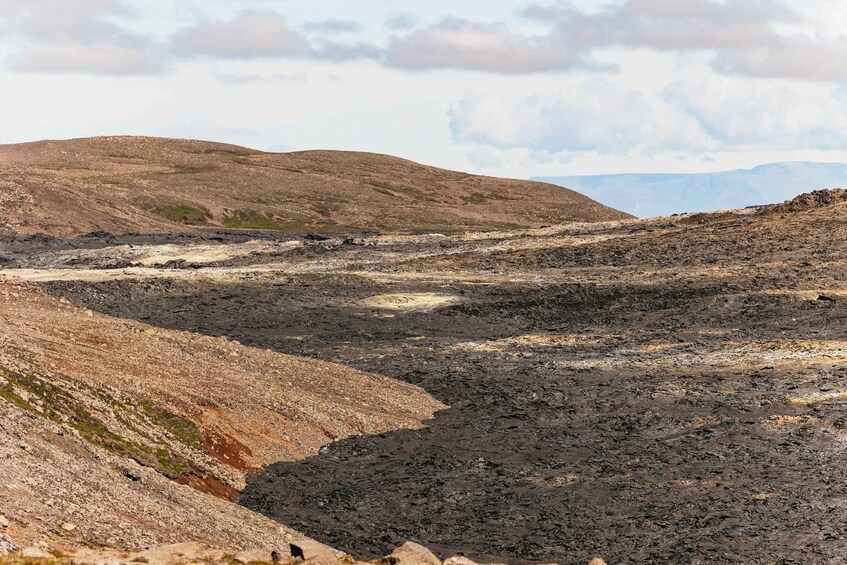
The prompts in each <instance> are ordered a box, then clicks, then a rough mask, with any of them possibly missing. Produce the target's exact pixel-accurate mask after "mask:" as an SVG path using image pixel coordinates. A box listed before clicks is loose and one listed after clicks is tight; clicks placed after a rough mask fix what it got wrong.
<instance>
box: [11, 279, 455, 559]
mask: <svg viewBox="0 0 847 565" xmlns="http://www.w3.org/2000/svg"><path fill="white" fill-rule="evenodd" d="M441 408H444V405H443V404H441V403H439V402H438V401H436V400H434V399H433V398H432V397H430V396H429V395H428V394H426V393H425V392H423V391H422V390H421V389H419V388H417V387H414V386H410V385H407V384H405V383H401V382H398V381H393V380H391V379H388V378H385V377H380V376H377V375H372V374H368V373H363V372H360V371H356V370H353V369H348V368H346V367H341V366H338V365H333V364H330V363H325V362H321V361H313V360H308V359H302V358H297V357H292V356H288V355H282V354H279V353H274V352H271V351H265V350H258V349H252V348H248V347H245V346H242V345H240V344H238V343H237V342H234V341H231V340H228V339H226V338H212V337H205V336H200V335H194V334H191V333H187V332H175V331H168V330H160V329H156V328H152V327H149V326H145V325H144V324H140V323H138V322H134V321H125V320H116V319H113V318H109V317H108V316H103V315H102V314H95V313H93V312H90V311H86V310H84V309H82V308H79V307H75V306H72V305H70V304H69V303H67V301H64V300H59V299H56V298H52V297H50V296H48V295H46V294H44V293H43V292H41V291H40V290H39V289H38V288H37V287H36V286H34V285H31V284H28V283H20V282H14V281H11V280H8V279H2V278H0V508H2V514H4V515H5V517H6V519H7V520H11V521H12V523H13V524H14V527H13V528H12V532H11V533H12V534H14V538H15V539H17V540H18V544H19V545H23V544H24V543H26V541H24V540H30V542H31V541H32V540H35V539H38V538H39V537H40V536H47V537H49V538H55V537H56V536H57V534H58V535H59V537H60V539H66V540H67V541H68V543H69V544H71V545H78V544H80V543H82V544H95V545H102V544H105V545H110V546H115V545H118V546H123V547H127V546H128V547H135V548H138V547H144V545H146V544H150V543H165V542H173V541H185V540H199V541H206V542H208V543H216V544H226V545H229V546H232V547H238V546H242V547H243V546H247V547H251V544H252V547H256V546H257V545H258V546H261V547H274V546H279V544H278V543H276V542H278V541H279V540H280V539H282V540H285V539H289V538H290V537H291V536H292V535H293V534H292V532H291V531H290V530H288V529H284V528H280V527H277V526H275V525H273V524H272V523H271V522H270V521H267V520H263V519H261V518H259V517H258V516H256V515H253V514H251V513H249V512H246V511H243V510H241V509H239V508H237V507H236V506H234V505H232V504H229V503H224V502H223V501H219V500H215V498H212V497H209V496H207V495H202V494H201V493H199V492H197V491H202V492H205V493H208V494H212V495H215V497H217V498H218V499H221V498H223V499H228V500H233V499H234V498H235V495H236V493H237V490H238V489H240V488H241V487H243V485H244V478H245V475H246V474H247V473H250V472H254V471H256V470H258V469H260V468H261V467H262V466H264V465H267V464H269V463H272V462H275V461H278V460H280V459H284V460H292V459H299V458H302V457H305V456H308V455H313V454H315V453H317V451H318V449H319V448H320V447H321V446H322V445H325V444H327V443H329V442H331V441H333V440H336V439H339V438H343V437H347V436H351V435H357V434H372V433H380V432H385V431H388V430H392V429H396V428H397V427H405V426H412V427H417V426H420V425H421V422H422V421H423V420H425V419H427V418H430V417H431V416H432V415H433V413H434V412H435V411H437V410H439V409H441ZM168 479H172V480H173V482H172V481H169V480H168ZM176 483H181V484H183V485H187V486H189V487H194V488H193V489H190V488H182V487H180V486H179V485H178V484H176ZM118 500H120V501H121V504H119V505H118V504H116V501H118ZM45 517H46V518H47V519H46V520H45ZM63 524H71V525H73V526H74V527H73V528H72V529H71V528H69V527H68V528H67V529H65V530H62V527H61V526H62V525H63ZM177 525H178V526H177ZM109 540H112V541H111V542H110V541H109ZM275 540H276V541H275ZM0 541H2V540H0Z"/></svg>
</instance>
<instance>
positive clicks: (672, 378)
mask: <svg viewBox="0 0 847 565" xmlns="http://www.w3.org/2000/svg"><path fill="white" fill-rule="evenodd" d="M845 213H847V212H845V211H844V206H835V207H832V208H824V209H819V210H813V211H811V212H802V213H794V214H782V215H780V214H770V215H766V214H761V215H754V214H747V215H744V214H724V215H720V216H715V217H713V218H709V217H705V219H703V218H701V219H700V220H698V221H697V222H688V221H686V219H685V218H681V219H664V220H651V221H643V222H623V223H618V224H614V225H606V226H597V227H593V228H579V229H577V228H574V230H572V231H570V232H566V233H555V234H554V233H549V234H548V233H540V234H535V235H532V236H531V237H530V236H524V235H517V234H515V235H513V236H498V237H497V238H495V237H494V236H492V237H491V239H488V240H487V239H485V238H484V237H479V238H478V239H476V240H473V242H472V243H468V240H467V239H461V238H460V237H445V238H441V239H438V240H433V239H426V238H420V239H419V240H416V241H412V240H410V241H409V242H404V243H396V244H391V245H388V244H386V245H382V246H366V245H351V244H350V243H349V242H348V243H339V244H338V245H331V244H327V243H326V242H321V243H320V244H317V243H316V244H314V245H311V246H308V247H305V248H303V249H299V250H297V251H296V253H289V254H288V255H279V256H273V257H263V256H256V257H252V256H251V257H247V258H240V259H233V260H230V261H222V262H220V263H219V264H217V265H216V266H217V267H219V269H220V271H218V272H224V271H225V270H226V269H227V268H231V269H233V270H237V271H238V272H237V273H236V274H234V275H232V276H226V277H223V276H222V275H221V278H215V277H217V276H218V275H215V276H212V275H208V276H202V275H200V276H195V277H182V276H162V277H160V278H156V279H153V280H134V279H132V278H126V279H123V280H105V279H103V280H77V281H57V282H46V283H44V288H46V289H47V290H48V291H49V292H51V293H53V294H56V295H61V296H63V297H66V298H68V299H70V300H72V301H74V302H77V303H80V304H83V305H84V306H86V307H88V308H92V309H94V310H98V311H101V312H105V313H108V314H111V315H115V316H120V317H126V318H134V319H138V320H143V321H145V322H146V323H149V324H154V325H158V326H162V327H167V328H176V329H185V330H191V331H195V332H201V333H205V334H209V335H222V336H227V337H230V338H233V339H237V340H239V341H240V342H241V343H243V344H245V345H251V346H257V347H263V348H270V349H274V350H277V351H281V352H285V353H293V354H298V355H306V356H311V357H315V358H320V359H324V360H329V361H334V362H338V363H341V364H345V365H349V366H352V367H355V368H358V369H363V370H367V371H371V372H375V373H380V374H383V375H386V376H389V377H394V378H397V379H401V380H404V381H407V382H410V383H414V384H417V385H420V386H422V387H423V388H424V389H426V390H427V391H428V392H429V393H431V394H433V395H434V396H435V397H437V398H438V399H439V400H441V401H442V402H444V403H446V404H448V405H449V406H450V408H449V409H448V410H446V411H444V412H442V413H440V414H439V415H438V416H437V417H436V418H435V419H434V420H432V421H430V422H429V423H428V427H426V428H424V429H421V430H404V431H396V432H391V433H386V434H381V435H376V436H359V437H354V438H350V439H346V440H342V441H339V442H336V443H333V444H331V445H330V446H328V447H326V448H324V449H323V450H322V451H321V453H320V454H319V455H317V456H314V457H312V458H309V459H306V460H304V461H300V462H280V463H277V464H274V465H272V466H270V467H269V468H267V469H266V470H265V471H264V472H262V473H260V474H257V475H255V476H253V477H251V478H250V479H249V481H248V485H247V488H246V489H245V490H244V491H243V492H242V493H241V495H240V501H241V503H242V504H243V505H245V506H247V507H249V508H251V509H254V510H257V511H259V512H261V513H263V514H265V515H267V516H270V517H272V518H274V519H276V520H278V521H280V522H282V523H285V524H287V525H290V526H292V527H294V528H296V529H298V530H300V531H303V532H304V533H306V534H308V535H310V536H313V537H315V538H317V539H319V540H320V541H323V542H325V543H328V544H330V545H332V546H334V547H338V548H340V549H343V550H346V551H349V552H352V553H354V554H356V555H358V556H361V557H369V558H370V557H376V556H380V555H384V554H385V553H387V551H388V550H390V549H391V548H393V547H395V546H397V545H398V544H399V543H402V542H403V541H405V540H407V539H411V540H415V541H417V542H420V543H422V544H424V545H426V546H428V547H430V548H432V549H433V550H435V551H437V552H440V553H441V554H442V555H447V554H453V553H455V552H457V551H463V552H465V553H467V555H468V556H469V557H472V558H476V559H480V560H482V559H487V560H500V561H507V562H510V563H522V562H542V561H551V560H557V561H559V562H562V563H585V562H588V560H589V559H590V557H592V556H593V555H597V554H602V555H604V557H605V558H606V559H607V560H608V561H609V562H615V563H618V562H627V563H646V562H675V563H682V562H686V563H687V562H702V563H720V562H763V561H780V560H781V561H784V562H822V561H832V560H835V561H838V560H842V559H845V558H847V549H845V544H844V539H843V538H844V536H845V533H844V528H843V527H842V526H841V524H843V523H845V521H847V507H845V505H844V500H845V499H847V480H845V479H847V476H845V475H847V471H845V469H847V451H845V450H844V449H843V448H842V447H841V445H842V440H843V438H844V437H845V433H847V403H845V402H844V398H845V395H847V392H845V390H847V389H845V388H844V380H845V377H847V365H846V364H845V360H847V324H845V322H846V321H847V310H845V308H844V303H845V302H847V293H845V292H844V290H843V289H844V287H843V283H842V282H841V281H843V280H844V279H845V275H847V268H845V265H847V263H845V262H844V259H843V251H842V249H843V248H842V246H837V245H836V246H833V245H830V244H829V243H828V242H830V241H832V238H834V237H838V236H839V234H840V235H845V234H844V233H843V232H845V230H844V227H843V226H844V225H847V224H845V222H844V219H845V217H844V215H845ZM580 230H582V231H580ZM271 260H273V261H276V262H277V263H278V265H277V267H275V268H264V270H262V271H256V272H254V273H252V274H251V273H247V274H245V272H246V271H249V269H250V267H251V265H252V264H269V262H270V261H271ZM310 265H311V266H315V265H319V266H320V269H318V268H314V269H309V268H307V267H308V266H310ZM274 269H276V270H274ZM245 270H246V271H245ZM179 272H180V271H179V269H174V273H176V274H179ZM198 272H202V269H200V270H199V271H198ZM821 296H825V297H827V299H820V297H821ZM436 299H437V300H436Z"/></svg>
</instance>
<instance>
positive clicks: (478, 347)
mask: <svg viewBox="0 0 847 565" xmlns="http://www.w3.org/2000/svg"><path fill="white" fill-rule="evenodd" d="M615 337H618V336H617V335H616V334H609V335H603V336H599V335H582V334H525V335H519V336H514V337H506V338H502V339H493V340H489V341H464V342H461V343H457V344H455V345H453V346H451V349H455V350H458V351H489V352H495V351H507V350H510V349H520V348H524V347H567V346H576V345H601V344H603V343H604V342H605V340H607V339H610V338H615Z"/></svg>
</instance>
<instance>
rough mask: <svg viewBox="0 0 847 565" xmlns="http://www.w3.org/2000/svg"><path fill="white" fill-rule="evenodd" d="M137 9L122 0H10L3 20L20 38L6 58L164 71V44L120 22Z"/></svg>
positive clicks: (32, 66)
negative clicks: (133, 30)
mask: <svg viewBox="0 0 847 565" xmlns="http://www.w3.org/2000/svg"><path fill="white" fill-rule="evenodd" d="M133 14H134V12H133V10H132V9H131V8H130V7H128V6H127V5H126V4H125V3H124V2H121V1H120V0H79V1H77V2H73V3H71V2H64V1H61V0H27V1H22V0H5V1H4V2H3V3H2V4H0V22H2V23H3V24H4V25H5V27H6V28H7V33H9V34H10V35H11V36H12V37H14V38H16V39H17V40H18V41H19V42H20V44H19V46H18V48H17V49H15V51H14V53H13V55H11V56H10V57H8V58H7V60H6V64H7V66H8V67H10V68H12V69H14V70H19V71H31V72H76V73H91V74H104V75H134V74H154V73H158V72H161V71H162V70H163V69H164V64H163V61H162V57H161V52H160V49H159V46H158V45H157V44H156V43H155V42H154V41H152V40H151V39H149V38H148V37H146V36H144V35H142V34H139V33H135V32H132V31H130V30H129V29H127V28H126V27H125V26H124V25H122V24H121V23H119V22H120V19H121V18H128V17H131V16H132V15H133Z"/></svg>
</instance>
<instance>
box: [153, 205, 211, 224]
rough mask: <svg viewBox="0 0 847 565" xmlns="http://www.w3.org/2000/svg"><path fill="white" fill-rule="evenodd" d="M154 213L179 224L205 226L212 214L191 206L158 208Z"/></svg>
mask: <svg viewBox="0 0 847 565" xmlns="http://www.w3.org/2000/svg"><path fill="white" fill-rule="evenodd" d="M153 213H154V214H156V215H157V216H159V217H162V218H165V219H166V220H170V221H172V222H176V223H178V224H188V225H203V224H208V223H209V220H210V219H211V218H212V214H211V213H210V212H209V211H208V210H206V209H205V208H193V207H191V206H168V207H165V208H157V209H155V210H153Z"/></svg>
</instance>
